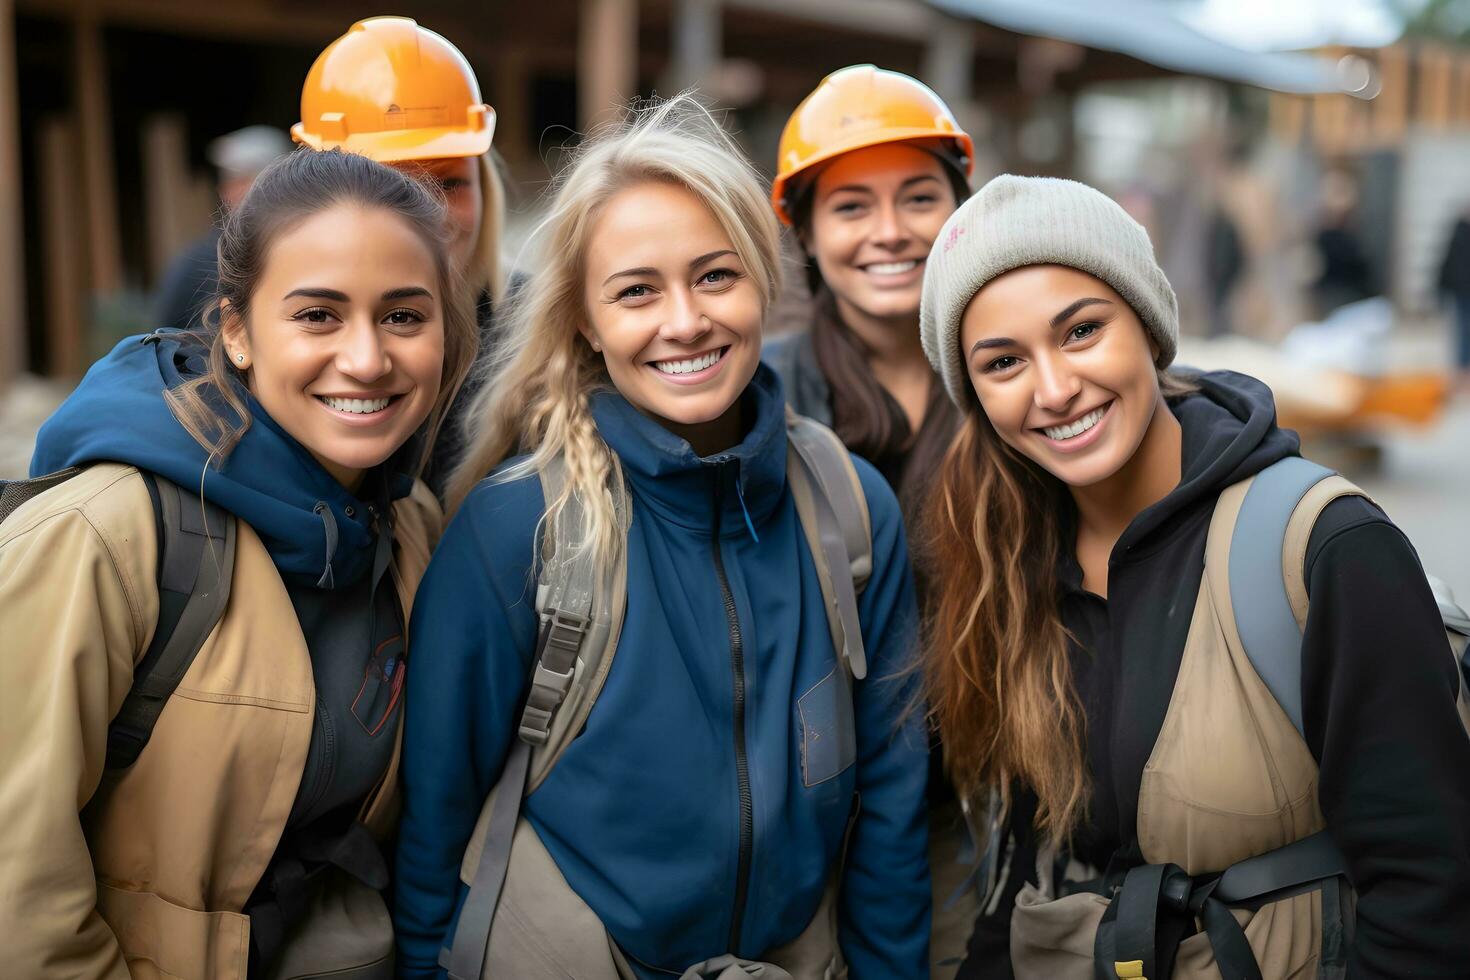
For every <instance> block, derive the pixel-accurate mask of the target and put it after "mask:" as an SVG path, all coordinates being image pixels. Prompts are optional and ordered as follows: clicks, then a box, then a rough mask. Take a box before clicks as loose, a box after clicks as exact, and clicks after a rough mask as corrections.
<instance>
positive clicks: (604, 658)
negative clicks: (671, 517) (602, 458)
mask: <svg viewBox="0 0 1470 980" xmlns="http://www.w3.org/2000/svg"><path fill="white" fill-rule="evenodd" d="M540 477H541V491H542V496H543V498H544V499H545V501H546V502H547V503H548V504H549V503H551V502H552V501H554V500H556V499H558V498H559V497H560V496H561V493H562V490H563V488H564V487H565V486H566V463H565V461H564V460H563V459H562V458H561V457H560V456H558V457H555V458H554V459H552V460H551V461H550V462H549V463H548V465H547V466H546V467H544V468H543V469H542V470H541V473H540ZM581 529H582V502H581V501H580V500H579V499H578V498H577V497H576V496H575V495H572V496H570V497H568V498H567V500H566V502H565V503H564V504H563V506H562V509H561V511H560V513H559V514H558V515H557V520H556V521H554V522H551V523H549V524H548V525H547V526H546V527H545V528H544V529H543V540H542V565H541V573H540V575H539V576H538V578H537V582H536V613H537V616H538V618H539V620H540V632H539V633H538V635H537V640H536V653H535V657H534V666H533V667H532V671H531V686H530V690H529V692H528V693H527V695H526V704H525V707H524V709H523V710H522V712H521V719H520V725H519V727H518V730H517V737H516V738H515V739H514V740H513V741H512V743H511V747H510V752H509V754H508V755H507V757H506V760H505V764H504V766H503V768H502V769H501V774H500V778H499V779H498V780H497V781H496V783H495V787H494V789H492V790H491V792H490V795H489V796H488V797H487V798H486V800H485V805H484V808H483V809H482V810H481V813H480V820H479V823H478V825H477V826H476V828H475V837H474V838H472V839H471V848H473V847H474V846H475V845H476V844H478V846H479V849H480V853H479V857H478V859H477V860H476V861H475V862H474V865H473V866H474V871H473V873H472V874H470V875H469V877H468V879H467V880H468V882H469V885H470V891H469V894H468V895H467V896H466V897H465V901H464V906H463V907H462V908H461V910H460V914H459V921H458V924H457V925H456V927H455V932H454V937H453V941H452V945H451V946H450V948H449V949H447V950H441V951H440V955H439V964H440V966H442V967H444V968H445V969H446V970H448V972H449V976H450V977H451V978H452V980H479V977H480V974H481V971H482V970H483V968H484V963H485V956H486V953H487V951H488V950H489V945H490V931H491V928H492V927H493V926H494V924H495V910H496V907H497V905H498V904H499V902H500V893H501V891H502V890H503V889H504V887H505V875H506V871H507V870H508V869H509V867H510V849H511V844H512V842H513V840H514V838H515V830H516V824H517V822H518V821H519V819H520V814H521V805H522V803H523V802H524V801H525V798H526V797H527V796H529V795H531V793H533V792H535V791H536V789H537V788H538V787H539V786H540V785H541V782H542V781H543V780H544V779H545V778H546V776H547V775H548V774H549V773H550V771H551V769H552V767H553V766H555V765H556V762H557V760H558V759H559V758H560V757H561V753H562V751H563V750H564V749H565V748H566V746H567V745H568V744H570V742H571V741H572V739H573V738H575V737H576V734H577V733H578V732H579V731H581V729H582V726H583V724H584V723H585V722H586V720H587V715H588V713H590V712H591V710H592V705H593V703H594V702H596V700H597V695H598V694H599V693H600V692H601V691H602V685H603V682H604V681H605V680H606V679H607V674H608V671H609V670H611V669H612V661H613V656H614V654H615V653H616V652H617V646H618V637H619V636H620V635H621V633H622V626H623V613H624V611H625V609H626V606H627V597H628V568H627V560H626V557H625V553H624V552H623V551H622V550H621V549H620V550H619V553H618V556H617V558H616V560H614V561H612V562H610V563H609V565H610V567H608V568H599V567H598V566H597V562H596V560H595V556H594V555H593V554H592V552H591V551H590V549H587V548H584V547H579V544H580V538H581ZM466 863H468V862H466Z"/></svg>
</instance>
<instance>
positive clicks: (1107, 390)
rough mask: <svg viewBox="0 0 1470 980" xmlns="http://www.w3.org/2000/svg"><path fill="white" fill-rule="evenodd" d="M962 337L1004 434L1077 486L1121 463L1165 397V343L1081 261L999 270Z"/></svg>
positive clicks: (978, 387)
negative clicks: (1161, 362)
mask: <svg viewBox="0 0 1470 980" xmlns="http://www.w3.org/2000/svg"><path fill="white" fill-rule="evenodd" d="M960 344H961V346H960V350H961V352H962V353H963V355H964V357H965V359H966V367H967V368H968V370H969V375H970V383H971V385H972V386H973V387H974V389H975V395H976V397H978V398H979V400H980V407H981V408H982V409H983V410H984V411H985V415H986V417H987V418H988V419H989V420H990V424H991V425H992V426H993V427H994V428H995V432H996V435H998V436H999V437H1000V438H1001V439H1002V440H1004V441H1005V443H1006V444H1007V445H1009V446H1010V447H1011V448H1013V449H1015V450H1016V451H1018V452H1020V453H1022V454H1023V455H1025V456H1026V457H1028V458H1029V459H1031V460H1033V461H1034V462H1036V463H1037V464H1038V465H1040V466H1041V467H1042V468H1044V469H1045V470H1047V471H1048V472H1049V473H1051V474H1052V475H1053V476H1055V477H1057V479H1059V480H1061V481H1062V482H1063V483H1066V484H1067V485H1068V486H1072V487H1083V486H1091V485H1092V484H1095V483H1098V482H1101V481H1103V480H1106V479H1108V478H1109V477H1111V476H1113V475H1114V474H1116V473H1117V472H1118V471H1119V470H1121V469H1122V468H1123V467H1124V466H1125V465H1126V464H1127V463H1128V462H1129V460H1131V459H1132V458H1133V455H1134V453H1135V452H1136V451H1137V449H1138V447H1139V445H1140V444H1141V443H1142V442H1143V438H1144V435H1145V434H1146V433H1147V432H1148V429H1149V426H1150V424H1151V423H1152V422H1153V419H1154V413H1155V412H1157V411H1159V410H1160V408H1161V406H1162V405H1163V398H1162V396H1161V395H1160V393H1159V383H1158V374H1157V372H1156V370H1155V368H1154V362H1155V359H1156V358H1157V356H1158V350H1157V348H1156V347H1155V346H1154V344H1153V342H1152V341H1151V340H1150V339H1149V337H1148V333H1147V331H1146V330H1145V329H1144V327H1143V324H1142V322H1141V321H1140V320H1139V319H1138V316H1137V314H1135V313H1134V312H1133V310H1132V309H1131V308H1130V307H1129V306H1128V304H1127V303H1126V302H1124V300H1123V299H1122V297H1120V296H1119V295H1118V294H1117V293H1116V292H1114V291H1113V289H1112V288H1111V287H1109V286H1108V285H1107V284H1106V283H1104V282H1102V281H1101V280H1099V279H1096V278H1094V277H1093V276H1090V275H1088V274H1087V273H1085V272H1079V271H1078V270H1076V269H1071V268H1067V267H1065V266H1059V265H1036V266H1027V267H1024V268H1021V269H1014V270H1012V271H1010V272H1007V273H1005V274H1004V275H1002V276H997V277H996V278H995V279H992V280H991V281H990V282H988V283H986V284H985V286H984V288H982V289H981V290H980V291H979V292H978V293H976V294H975V296H974V298H973V299H971V300H970V303H969V305H968V306H967V307H966V308H965V312H964V316H963V317H962V319H961V321H960ZM1163 410H1164V411H1167V409H1163Z"/></svg>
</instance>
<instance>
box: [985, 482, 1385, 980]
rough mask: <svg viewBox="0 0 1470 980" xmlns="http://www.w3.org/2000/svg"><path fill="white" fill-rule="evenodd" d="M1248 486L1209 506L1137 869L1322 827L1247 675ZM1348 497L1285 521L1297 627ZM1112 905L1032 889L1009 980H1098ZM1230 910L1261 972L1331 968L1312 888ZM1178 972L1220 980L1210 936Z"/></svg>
mask: <svg viewBox="0 0 1470 980" xmlns="http://www.w3.org/2000/svg"><path fill="white" fill-rule="evenodd" d="M1249 482H1250V481H1243V482H1242V483H1239V484H1236V485H1235V486H1232V487H1230V488H1229V489H1227V490H1226V491H1225V492H1224V493H1222V494H1221V495H1220V499H1219V501H1218V502H1217V503H1216V505H1215V517H1214V519H1213V521H1212V522H1211V525H1210V531H1209V539H1208V542H1207V546H1206V551H1205V569H1204V573H1203V575H1202V576H1201V580H1200V589H1199V595H1198V598H1197V599H1196V600H1195V608H1194V618H1193V620H1192V621H1191V624H1190V629H1189V634H1188V638H1187V639H1186V641H1185V646H1184V653H1183V658H1182V660H1181V662H1180V665H1179V675H1178V678H1177V679H1176V681H1175V683H1174V692H1173V696H1172V698H1171V699H1170V702H1169V707H1168V712H1167V714H1166V715H1165V717H1164V723H1163V726H1162V728H1161V729H1160V731H1159V736H1158V739H1157V740H1156V741H1155V743H1154V748H1153V752H1152V753H1151V755H1150V756H1149V760H1148V764H1147V765H1146V766H1145V767H1144V771H1143V776H1142V781H1141V783H1140V786H1139V795H1138V826H1137V830H1138V842H1139V845H1140V848H1141V850H1142V852H1143V858H1144V861H1145V862H1146V863H1148V864H1177V865H1179V866H1180V867H1182V868H1183V869H1184V870H1185V871H1186V872H1187V873H1189V874H1190V875H1200V874H1205V873H1210V872H1218V871H1223V870H1224V869H1226V868H1228V867H1230V866H1231V865H1233V864H1236V863H1237V862H1240V861H1243V860H1245V859H1247V858H1250V857H1254V856H1256V855H1259V854H1265V853H1266V852H1268V851H1272V850H1275V849H1276V848H1279V847H1283V846H1285V845H1287V844H1290V843H1293V842H1294V841H1297V840H1300V839H1302V838H1304V837H1307V836H1309V835H1311V834H1314V833H1316V832H1317V831H1319V830H1322V829H1323V828H1324V827H1325V822H1324V820H1323V817H1322V810H1321V807H1320V806H1319V805H1318V801H1317V763H1316V760H1315V759H1314V758H1313V757H1312V754H1311V752H1310V750H1309V749H1308V748H1307V744H1306V742H1305V740H1304V739H1303V738H1302V736H1301V734H1300V733H1299V732H1298V731H1297V730H1296V727H1295V726H1294V725H1293V724H1292V722H1291V719H1290V718H1288V717H1287V715H1286V712H1285V711H1284V710H1282V708H1281V706H1280V705H1279V704H1278V703H1277V701H1276V699H1275V697H1273V696H1272V694H1271V692H1270V690H1269V689H1268V688H1267V687H1266V685H1265V682H1263V681H1262V680H1261V678H1260V676H1259V675H1258V674H1257V673H1256V671H1255V668H1254V667H1252V665H1251V662H1250V659H1249V657H1248V656H1247V655H1246V653H1245V649H1244V647H1243V646H1242V644H1241V641H1240V636H1239V635H1238V633H1237V631H1236V626H1235V614H1234V610H1233V609H1232V608H1230V599H1229V590H1228V588H1227V587H1226V586H1227V584H1228V581H1229V566H1228V562H1229V555H1230V535H1231V532H1232V531H1233V529H1234V526H1235V519H1236V517H1237V515H1238V514H1239V511H1240V506H1241V503H1242V501H1243V500H1244V497H1245V492H1246V490H1247V489H1248V487H1249ZM1354 492H1356V490H1355V488H1352V487H1351V485H1350V484H1347V483H1346V481H1342V480H1341V479H1334V480H1328V481H1325V482H1324V483H1323V484H1322V485H1319V486H1318V487H1317V488H1314V489H1313V490H1312V491H1311V492H1310V493H1308V495H1307V497H1305V498H1304V499H1303V500H1302V502H1301V504H1299V505H1298V507H1297V509H1296V511H1295V513H1294V514H1293V516H1292V519H1291V522H1290V524H1289V525H1288V527H1287V533H1286V540H1285V543H1284V545H1283V548H1282V554H1283V559H1284V568H1285V572H1286V582H1287V592H1288V595H1289V596H1290V598H1291V600H1292V606H1293V611H1294V612H1296V614H1297V619H1298V622H1299V623H1301V624H1304V623H1305V620H1306V605H1307V603H1306V585H1305V581H1304V577H1303V576H1304V570H1303V568H1302V564H1303V561H1304V558H1305V554H1306V549H1307V540H1308V538H1309V537H1310V536H1311V533H1312V527H1313V526H1314V525H1315V523H1316V520H1317V516H1318V514H1320V513H1321V510H1322V508H1323V507H1325V506H1326V505H1327V504H1328V503H1329V502H1330V501H1331V500H1333V499H1335V498H1336V497H1338V496H1342V495H1344V494H1347V493H1354ZM1108 902H1109V900H1108V899H1107V898H1105V897H1103V896H1101V895H1097V894H1092V893H1088V892H1082V893H1077V894H1072V895H1067V896H1065V897H1061V898H1053V897H1052V896H1051V895H1049V894H1047V893H1046V892H1045V891H1044V890H1042V889H1039V888H1037V887H1036V886H1034V885H1031V884H1029V883H1028V884H1027V885H1026V886H1025V888H1023V889H1022V891H1021V893H1020V894H1019V895H1018V896H1017V898H1016V908H1015V912H1014V914H1013V916H1012V919H1011V959H1012V965H1013V968H1014V970H1015V975H1016V977H1017V980H1093V977H1094V966H1093V954H1094V941H1095V939H1096V935H1097V929H1098V923H1099V921H1100V920H1101V919H1102V917H1103V913H1104V912H1105V911H1106V909H1107V907H1108ZM1232 914H1233V915H1234V916H1235V918H1236V920H1237V921H1238V922H1240V923H1241V925H1242V927H1243V929H1244V932H1245V937H1246V940H1247V941H1248V942H1249V943H1250V947H1251V950H1252V952H1253V953H1254V954H1255V958H1256V962H1257V964H1259V966H1260V969H1261V975H1262V976H1264V977H1269V978H1272V980H1287V978H1314V977H1318V976H1322V975H1330V973H1331V972H1334V971H1335V970H1336V969H1337V968H1338V966H1339V964H1336V963H1332V964H1324V963H1323V956H1322V935H1323V903H1322V892H1321V891H1320V890H1314V891H1309V892H1306V893H1303V894H1299V895H1296V896H1294V897H1290V898H1286V899H1284V900H1281V901H1277V902H1273V903H1270V904H1267V905H1263V906H1262V907H1261V908H1260V909H1258V910H1256V911H1254V912H1250V911H1246V910H1241V909H1234V910H1232ZM1173 976H1174V977H1175V978H1179V980H1196V978H1198V980H1206V978H1209V980H1217V978H1219V976H1220V973H1219V971H1218V970H1217V969H1216V967H1215V960H1214V954H1213V952H1212V951H1211V948H1210V941H1209V938H1208V937H1207V936H1206V935H1205V934H1204V932H1202V931H1201V932H1199V933H1196V934H1195V935H1192V936H1190V937H1189V938H1187V939H1185V940H1184V941H1183V942H1182V943H1181V944H1180V946H1179V951H1178V954H1177V956H1176V959H1175V962H1174V972H1173ZM1147 980H1158V978H1154V977H1149V978H1147Z"/></svg>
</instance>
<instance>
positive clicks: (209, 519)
mask: <svg viewBox="0 0 1470 980" xmlns="http://www.w3.org/2000/svg"><path fill="white" fill-rule="evenodd" d="M143 482H144V484H145V485H147V487H148V493H149V496H150V497H152V499H153V502H154V507H155V515H156V517H157V521H156V523H157V526H158V533H159V549H158V623H157V625H156V626H155V627H154V630H153V639H152V641H151V642H150V643H149V644H148V650H147V652H146V653H145V654H144V655H143V658H142V659H141V660H140V661H138V665H137V667H136V668H134V670H133V686H132V689H131V690H129V691H128V695H127V698H126V699H125V700H124V701H123V704H122V707H121V708H120V709H119V710H118V713H117V716H116V717H115V718H114V719H113V720H112V725H111V726H110V727H109V728H108V730H107V768H108V769H126V768H127V767H129V766H131V765H132V764H133V763H134V762H136V761H137V759H138V755H139V754H140V753H141V752H142V751H143V747H144V746H146V745H147V744H148V740H149V739H150V738H151V737H152V735H153V726H154V725H156V724H157V723H158V718H159V715H161V714H162V713H163V708H164V705H165V704H167V703H168V699H169V698H170V697H172V696H173V693H174V691H175V690H176V689H177V688H178V686H179V682H180V681H181V680H183V679H184V674H185V673H187V672H188V670H189V666H190V665H191V664H192V663H193V662H194V657H195V655H196V654H198V652H199V648H200V647H201V646H203V645H204V641H205V639H206V638H207V637H208V636H209V634H210V631H212V630H213V629H214V625H215V623H217V622H219V618H220V616H222V615H223V614H224V611H225V603H226V602H227V601H228V599H229V596H230V579H231V576H232V574H233V572H234V567H235V522H234V520H233V519H232V518H231V517H230V515H229V514H227V513H226V512H225V511H224V510H222V509H220V508H219V507H218V506H216V505H215V504H212V503H209V502H208V501H204V500H200V501H197V502H196V501H194V500H192V499H190V500H187V501H186V500H185V497H184V494H183V492H182V491H181V490H180V489H179V488H178V486H177V485H176V484H174V483H172V482H170V481H168V480H164V479H161V478H157V477H155V476H153V475H152V474H150V473H144V474H143ZM196 503H197V506H196Z"/></svg>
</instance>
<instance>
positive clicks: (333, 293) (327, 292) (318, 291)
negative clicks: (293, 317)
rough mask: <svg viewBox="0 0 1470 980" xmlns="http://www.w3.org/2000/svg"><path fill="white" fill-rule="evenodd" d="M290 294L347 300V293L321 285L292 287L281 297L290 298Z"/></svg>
mask: <svg viewBox="0 0 1470 980" xmlns="http://www.w3.org/2000/svg"><path fill="white" fill-rule="evenodd" d="M292 296H305V297H306V298H307V299H330V300H333V301H335V302H338V303H345V302H347V294H346V293H344V292H342V291H341V290H337V289H326V288H324V287H321V286H302V287H301V288H300V289H293V290H291V291H290V292H289V293H287V294H286V295H285V296H282V297H281V299H290V298H291V297H292Z"/></svg>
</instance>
